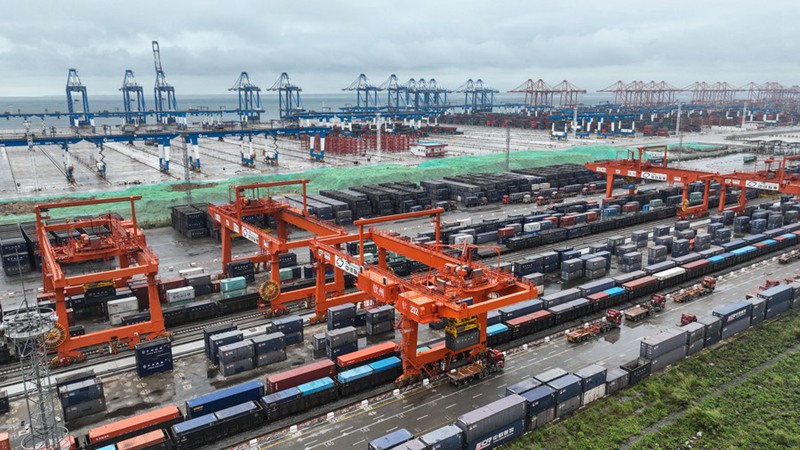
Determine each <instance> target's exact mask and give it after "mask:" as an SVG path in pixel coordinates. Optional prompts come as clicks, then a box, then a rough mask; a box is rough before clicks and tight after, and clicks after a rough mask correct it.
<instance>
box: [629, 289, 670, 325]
mask: <svg viewBox="0 0 800 450" xmlns="http://www.w3.org/2000/svg"><path fill="white" fill-rule="evenodd" d="M666 304H667V297H666V296H664V295H661V294H653V295H652V296H650V300H649V301H648V302H647V303H645V304H642V305H636V306H634V307H633V308H628V309H626V310H625V311H623V314H624V315H625V320H630V321H631V322H638V321H640V320H642V319H644V318H645V317H650V316H652V315H655V313H657V312H659V311H663V310H664V307H665V306H666Z"/></svg>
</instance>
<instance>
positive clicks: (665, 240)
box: [653, 236, 675, 252]
mask: <svg viewBox="0 0 800 450" xmlns="http://www.w3.org/2000/svg"><path fill="white" fill-rule="evenodd" d="M674 241H675V238H673V237H672V236H657V237H655V238H653V242H654V243H655V244H656V245H663V246H664V247H666V248H667V252H671V251H672V243H673V242H674Z"/></svg>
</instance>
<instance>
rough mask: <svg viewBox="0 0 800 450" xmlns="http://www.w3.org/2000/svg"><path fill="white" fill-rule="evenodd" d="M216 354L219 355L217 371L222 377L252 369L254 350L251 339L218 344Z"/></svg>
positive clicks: (253, 365)
mask: <svg viewBox="0 0 800 450" xmlns="http://www.w3.org/2000/svg"><path fill="white" fill-rule="evenodd" d="M217 354H218V355H219V373H220V374H222V376H224V377H229V376H231V375H235V374H237V373H240V372H244V371H247V370H252V369H253V367H255V364H254V357H255V351H254V348H253V341H251V340H246V341H244V340H243V341H239V342H234V343H232V344H227V345H222V346H219V347H218V349H217Z"/></svg>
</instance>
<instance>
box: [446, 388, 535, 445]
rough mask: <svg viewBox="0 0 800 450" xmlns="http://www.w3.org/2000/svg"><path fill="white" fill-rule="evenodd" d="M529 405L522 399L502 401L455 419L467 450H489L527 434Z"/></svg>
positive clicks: (514, 396)
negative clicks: (526, 423)
mask: <svg viewBox="0 0 800 450" xmlns="http://www.w3.org/2000/svg"><path fill="white" fill-rule="evenodd" d="M527 409H528V408H527V402H526V400H525V398H523V397H521V396H519V395H510V396H508V397H503V398H501V399H500V400H496V401H494V402H492V403H489V404H488V405H486V406H482V407H480V408H478V409H475V410H473V411H470V412H468V413H466V414H464V415H462V416H459V417H458V419H456V426H457V427H458V428H460V429H461V431H462V432H463V435H464V441H465V443H466V449H467V450H476V449H490V448H494V447H497V446H500V445H502V444H504V443H506V442H509V441H512V440H514V439H516V438H518V437H519V436H521V435H522V434H523V433H524V432H525V419H526V417H527Z"/></svg>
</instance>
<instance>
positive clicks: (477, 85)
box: [453, 78, 500, 112]
mask: <svg viewBox="0 0 800 450" xmlns="http://www.w3.org/2000/svg"><path fill="white" fill-rule="evenodd" d="M453 92H458V93H463V94H464V106H463V107H464V109H466V110H469V111H472V112H491V111H492V108H494V94H496V93H498V92H500V91H498V90H497V89H493V88H490V87H489V86H486V85H484V84H483V80H481V79H478V80H476V81H472V79H471V78H470V79H469V80H467V82H466V83H464V84H462V85H461V86H459V87H458V88H457V89H456V90H454V91H453Z"/></svg>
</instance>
